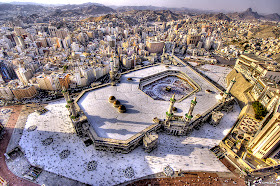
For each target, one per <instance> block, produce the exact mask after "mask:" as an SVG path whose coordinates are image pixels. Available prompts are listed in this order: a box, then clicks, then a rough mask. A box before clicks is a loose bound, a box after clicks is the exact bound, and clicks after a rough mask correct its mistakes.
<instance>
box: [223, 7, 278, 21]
mask: <svg viewBox="0 0 280 186" xmlns="http://www.w3.org/2000/svg"><path fill="white" fill-rule="evenodd" d="M227 16H228V17H230V18H231V19H236V20H258V19H261V20H267V21H280V16H279V15H278V14H276V13H275V14H269V15H260V14H258V12H253V10H252V8H248V9H247V10H246V11H245V12H241V13H238V12H235V13H230V14H227Z"/></svg>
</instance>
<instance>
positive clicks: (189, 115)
mask: <svg viewBox="0 0 280 186" xmlns="http://www.w3.org/2000/svg"><path fill="white" fill-rule="evenodd" d="M196 103H197V102H196V97H194V98H193V100H192V101H191V106H190V109H189V112H188V113H187V114H185V116H186V117H185V120H186V122H190V121H191V119H192V117H193V116H192V113H193V109H194V106H195V105H196Z"/></svg>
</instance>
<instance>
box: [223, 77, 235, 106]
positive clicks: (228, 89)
mask: <svg viewBox="0 0 280 186" xmlns="http://www.w3.org/2000/svg"><path fill="white" fill-rule="evenodd" d="M235 82H236V78H235V77H234V78H233V79H232V80H231V81H230V84H229V86H228V88H227V90H226V92H225V93H224V96H223V99H222V101H226V99H227V98H228V96H229V94H230V90H231V89H232V87H233V85H234V83H235Z"/></svg>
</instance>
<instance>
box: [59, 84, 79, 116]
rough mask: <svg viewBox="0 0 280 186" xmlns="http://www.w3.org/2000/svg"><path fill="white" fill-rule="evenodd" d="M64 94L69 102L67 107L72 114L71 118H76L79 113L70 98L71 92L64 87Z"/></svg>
mask: <svg viewBox="0 0 280 186" xmlns="http://www.w3.org/2000/svg"><path fill="white" fill-rule="evenodd" d="M62 94H63V96H64V98H65V100H66V102H67V105H66V107H67V108H69V109H70V114H71V117H72V116H73V117H76V116H77V112H76V108H75V105H74V103H73V100H72V99H71V98H70V96H69V92H68V91H67V90H66V88H65V87H64V86H63V87H62Z"/></svg>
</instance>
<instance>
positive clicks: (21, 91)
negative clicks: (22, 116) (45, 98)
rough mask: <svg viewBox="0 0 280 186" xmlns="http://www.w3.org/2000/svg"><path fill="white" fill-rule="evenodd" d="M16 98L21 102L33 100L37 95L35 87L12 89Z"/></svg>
mask: <svg viewBox="0 0 280 186" xmlns="http://www.w3.org/2000/svg"><path fill="white" fill-rule="evenodd" d="M12 92H13V94H14V95H15V98H16V99H18V100H21V99H23V98H33V97H34V96H36V94H37V90H36V88H35V86H24V87H17V88H13V89H12Z"/></svg>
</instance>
